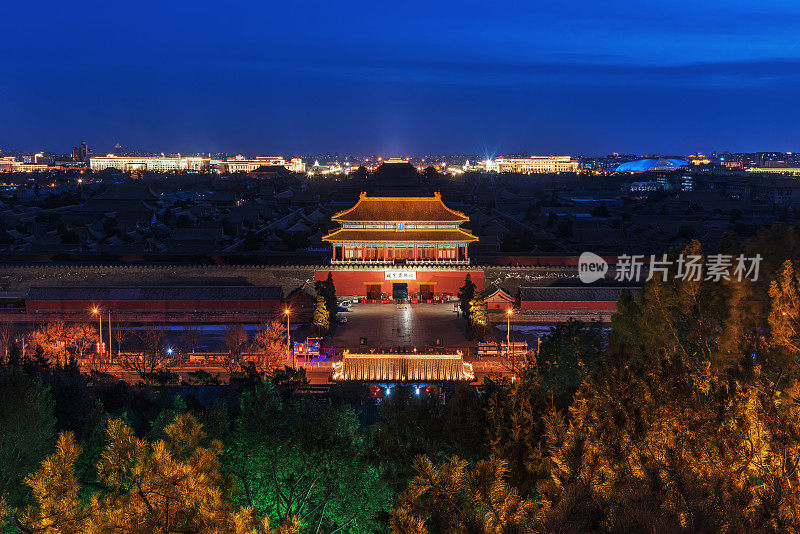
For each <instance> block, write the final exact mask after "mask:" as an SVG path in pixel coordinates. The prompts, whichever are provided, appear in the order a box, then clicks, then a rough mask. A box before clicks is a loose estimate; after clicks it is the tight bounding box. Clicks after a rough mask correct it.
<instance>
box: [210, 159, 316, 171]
mask: <svg viewBox="0 0 800 534" xmlns="http://www.w3.org/2000/svg"><path fill="white" fill-rule="evenodd" d="M272 166H280V167H286V169H287V170H289V171H292V172H306V164H305V162H304V161H303V160H302V159H300V158H292V160H291V161H286V160H285V159H284V158H282V157H280V156H259V157H256V158H255V159H245V158H243V157H242V156H237V157H235V158H228V159H227V160H225V161H222V162H219V163H218V164H217V167H218V169H219V170H220V171H225V172H253V171H254V170H256V169H258V168H259V167H272Z"/></svg>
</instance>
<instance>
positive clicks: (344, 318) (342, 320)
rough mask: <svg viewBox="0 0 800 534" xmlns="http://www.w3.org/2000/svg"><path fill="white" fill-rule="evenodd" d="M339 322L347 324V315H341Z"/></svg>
mask: <svg viewBox="0 0 800 534" xmlns="http://www.w3.org/2000/svg"><path fill="white" fill-rule="evenodd" d="M339 322H340V323H341V324H347V317H339Z"/></svg>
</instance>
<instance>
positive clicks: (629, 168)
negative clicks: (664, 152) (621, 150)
mask: <svg viewBox="0 0 800 534" xmlns="http://www.w3.org/2000/svg"><path fill="white" fill-rule="evenodd" d="M688 165H689V162H688V161H686V160H684V159H674V158H647V159H640V160H638V161H629V162H627V163H623V164H622V165H619V166H618V167H617V168H616V169H615V170H616V171H617V172H652V171H674V170H677V169H679V168H681V167H685V166H688Z"/></svg>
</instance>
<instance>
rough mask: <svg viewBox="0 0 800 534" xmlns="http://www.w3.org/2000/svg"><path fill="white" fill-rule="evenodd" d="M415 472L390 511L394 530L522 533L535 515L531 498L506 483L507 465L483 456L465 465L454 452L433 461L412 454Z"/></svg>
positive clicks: (417, 533)
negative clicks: (447, 458)
mask: <svg viewBox="0 0 800 534" xmlns="http://www.w3.org/2000/svg"><path fill="white" fill-rule="evenodd" d="M414 469H415V470H416V472H417V475H416V476H415V477H414V478H413V479H412V480H411V482H409V484H408V488H407V489H406V491H405V492H403V495H402V496H401V497H400V502H399V504H398V506H397V508H396V509H395V511H394V512H393V514H392V518H391V528H392V532H394V533H395V534H423V533H426V532H428V530H427V526H431V527H432V530H433V531H434V532H447V533H453V534H455V533H458V532H474V533H487V534H490V533H491V534H503V533H508V534H515V533H519V534H522V533H523V532H531V530H532V529H533V526H534V521H535V519H536V507H535V504H534V502H533V501H531V500H529V499H525V498H523V497H521V496H520V495H519V493H518V492H517V491H516V490H515V489H514V488H512V487H511V486H510V485H509V484H508V464H507V463H506V462H505V461H504V460H501V459H498V458H496V457H489V458H487V459H486V460H481V461H479V462H477V463H475V464H473V465H470V464H469V463H468V462H466V461H465V460H461V459H460V458H458V457H457V456H454V457H452V458H451V459H450V461H449V462H447V463H445V464H444V465H442V466H439V467H437V466H435V465H434V464H433V462H431V460H430V459H429V458H428V457H427V456H418V457H417V458H415V459H414Z"/></svg>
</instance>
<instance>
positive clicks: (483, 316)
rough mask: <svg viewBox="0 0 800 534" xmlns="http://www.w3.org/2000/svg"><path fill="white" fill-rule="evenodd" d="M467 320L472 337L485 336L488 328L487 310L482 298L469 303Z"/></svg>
mask: <svg viewBox="0 0 800 534" xmlns="http://www.w3.org/2000/svg"><path fill="white" fill-rule="evenodd" d="M469 320H470V323H471V325H472V333H473V335H474V336H476V337H483V336H484V335H486V329H487V328H488V327H489V310H488V309H487V307H486V302H485V301H484V300H483V299H482V298H480V297H476V298H474V299H472V300H471V301H470V302H469Z"/></svg>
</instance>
